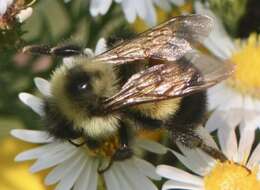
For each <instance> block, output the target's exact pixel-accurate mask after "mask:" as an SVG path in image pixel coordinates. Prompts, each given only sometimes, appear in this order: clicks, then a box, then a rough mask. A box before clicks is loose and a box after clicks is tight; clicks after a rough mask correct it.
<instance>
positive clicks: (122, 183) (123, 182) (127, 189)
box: [113, 162, 136, 190]
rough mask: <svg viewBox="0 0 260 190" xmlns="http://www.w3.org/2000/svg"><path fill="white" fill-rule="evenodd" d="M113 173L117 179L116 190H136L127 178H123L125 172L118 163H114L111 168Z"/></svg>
mask: <svg viewBox="0 0 260 190" xmlns="http://www.w3.org/2000/svg"><path fill="white" fill-rule="evenodd" d="M113 170H114V173H115V175H116V177H117V183H118V186H119V189H118V190H121V189H124V190H134V189H136V188H135V187H134V186H133V184H131V182H130V180H129V179H128V177H127V176H125V174H124V173H125V172H124V171H123V169H122V168H121V167H120V166H119V165H118V162H117V163H115V167H114V168H113Z"/></svg>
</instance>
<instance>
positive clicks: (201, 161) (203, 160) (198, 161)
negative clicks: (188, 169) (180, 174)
mask: <svg viewBox="0 0 260 190" xmlns="http://www.w3.org/2000/svg"><path fill="white" fill-rule="evenodd" d="M177 145H178V147H179V149H180V150H181V152H182V153H183V154H184V155H185V157H186V158H187V159H188V160H189V161H190V164H192V165H194V166H193V167H194V168H197V170H198V171H199V173H200V174H202V175H203V176H204V175H206V174H208V172H209V171H210V170H211V169H212V166H214V165H215V160H214V159H213V158H211V157H210V156H209V155H207V154H206V153H204V152H202V151H201V150H200V149H198V148H197V149H190V148H187V147H185V146H183V145H182V144H180V143H177Z"/></svg>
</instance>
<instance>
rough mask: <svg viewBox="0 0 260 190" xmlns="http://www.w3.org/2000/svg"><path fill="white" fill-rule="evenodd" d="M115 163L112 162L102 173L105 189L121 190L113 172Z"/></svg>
mask: <svg viewBox="0 0 260 190" xmlns="http://www.w3.org/2000/svg"><path fill="white" fill-rule="evenodd" d="M116 167H117V166H116V163H114V164H113V165H112V167H111V169H109V170H108V171H106V172H105V173H104V174H103V175H104V179H105V183H106V187H107V190H121V188H120V185H119V183H118V178H117V175H116V172H115V169H116Z"/></svg>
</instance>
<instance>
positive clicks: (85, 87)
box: [78, 82, 88, 91]
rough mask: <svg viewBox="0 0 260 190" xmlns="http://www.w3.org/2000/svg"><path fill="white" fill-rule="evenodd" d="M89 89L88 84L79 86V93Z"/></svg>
mask: <svg viewBox="0 0 260 190" xmlns="http://www.w3.org/2000/svg"><path fill="white" fill-rule="evenodd" d="M87 88H88V83H86V82H84V83H80V84H78V90H79V91H85V90H86V89H87Z"/></svg>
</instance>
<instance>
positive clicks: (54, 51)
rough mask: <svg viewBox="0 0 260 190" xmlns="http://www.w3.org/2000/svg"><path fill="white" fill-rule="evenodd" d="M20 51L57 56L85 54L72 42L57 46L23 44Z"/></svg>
mask: <svg viewBox="0 0 260 190" xmlns="http://www.w3.org/2000/svg"><path fill="white" fill-rule="evenodd" d="M22 52H23V53H32V54H39V55H54V56H58V57H71V56H77V55H84V54H85V53H84V50H83V49H82V48H81V47H79V46H77V45H72V44H69V45H63V46H57V47H50V46H48V45H31V46H25V47H24V48H23V50H22Z"/></svg>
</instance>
